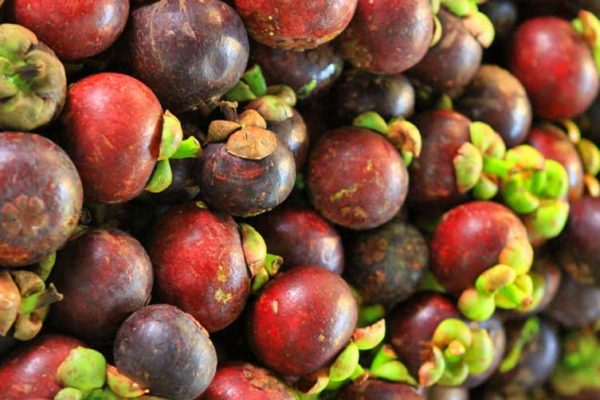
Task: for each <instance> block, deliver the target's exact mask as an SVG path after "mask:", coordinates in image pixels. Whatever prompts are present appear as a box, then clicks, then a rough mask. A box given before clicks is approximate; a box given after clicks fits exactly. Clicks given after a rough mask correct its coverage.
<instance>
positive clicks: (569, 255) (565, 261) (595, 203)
mask: <svg viewBox="0 0 600 400" xmlns="http://www.w3.org/2000/svg"><path fill="white" fill-rule="evenodd" d="M599 235H600V197H588V196H585V197H582V198H580V199H579V200H577V201H575V202H574V203H572V204H571V209H570V212H569V220H568V222H567V228H566V230H565V232H564V234H563V237H562V240H563V242H562V246H561V249H560V250H559V252H560V258H561V262H562V266H563V268H565V269H566V270H567V271H569V272H570V273H571V274H572V276H573V277H574V278H575V279H577V280H578V281H579V282H581V283H584V284H588V285H592V284H593V285H598V284H599V283H600V263H599V262H600V261H599V260H600V246H598V237H600V236H599Z"/></svg>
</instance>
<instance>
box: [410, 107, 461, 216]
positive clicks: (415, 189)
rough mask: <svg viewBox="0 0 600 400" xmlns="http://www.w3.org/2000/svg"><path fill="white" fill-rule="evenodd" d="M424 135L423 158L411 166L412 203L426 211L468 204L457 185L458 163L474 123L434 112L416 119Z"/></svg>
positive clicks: (450, 113) (459, 115)
mask: <svg viewBox="0 0 600 400" xmlns="http://www.w3.org/2000/svg"><path fill="white" fill-rule="evenodd" d="M414 122H415V125H417V127H418V128H419V132H421V137H422V138H423V148H422V151H421V155H420V156H419V157H418V158H416V159H415V160H414V162H413V163H412V164H411V166H410V172H411V175H410V179H411V182H410V183H411V184H410V188H409V200H410V201H411V202H412V203H414V204H416V205H418V206H419V207H423V208H431V207H433V208H435V209H441V210H444V209H447V208H449V207H452V206H453V205H456V204H458V203H461V202H464V201H466V200H467V198H468V197H467V195H466V193H461V192H460V191H459V187H458V185H457V182H456V181H457V178H456V172H455V167H454V159H455V157H456V156H457V154H458V150H459V148H460V147H461V146H462V145H463V144H465V143H467V142H468V141H469V139H470V136H469V135H470V132H469V127H470V125H471V121H470V120H469V119H468V118H467V117H465V116H463V115H462V114H459V113H457V112H455V111H451V110H433V111H425V112H423V113H420V114H418V115H417V116H416V117H415V119H414Z"/></svg>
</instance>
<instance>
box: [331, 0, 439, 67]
mask: <svg viewBox="0 0 600 400" xmlns="http://www.w3.org/2000/svg"><path fill="white" fill-rule="evenodd" d="M432 37H433V14H432V11H431V6H430V4H429V1H428V0H386V1H372V0H358V7H357V8H356V13H355V15H354V18H353V19H352V22H350V25H348V28H346V30H345V31H344V32H343V33H342V34H341V35H340V38H339V42H338V45H339V49H340V52H341V54H342V56H343V57H344V58H345V59H346V60H347V61H349V62H350V63H351V64H352V65H353V66H355V67H356V68H360V69H365V70H367V71H369V72H372V73H376V74H398V73H400V72H403V71H406V70H407V69H409V68H411V67H413V66H414V65H415V64H417V63H418V62H419V61H420V60H421V59H422V58H423V57H424V56H425V53H427V51H428V50H429V46H430V44H431V40H432Z"/></svg>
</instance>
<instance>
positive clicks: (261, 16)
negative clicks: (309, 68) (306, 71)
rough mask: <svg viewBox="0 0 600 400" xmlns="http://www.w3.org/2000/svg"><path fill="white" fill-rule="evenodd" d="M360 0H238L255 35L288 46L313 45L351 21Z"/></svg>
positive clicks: (240, 9) (284, 46)
mask: <svg viewBox="0 0 600 400" xmlns="http://www.w3.org/2000/svg"><path fill="white" fill-rule="evenodd" d="M356 1H357V0H316V1H296V0H260V1H258V2H257V1H254V0H234V3H235V8H236V10H237V12H238V13H239V14H240V15H241V16H242V18H243V19H244V22H245V24H246V26H247V27H248V31H249V33H250V35H251V36H252V38H253V39H254V40H256V41H257V42H260V43H262V44H266V45H268V46H271V47H276V48H280V49H285V50H299V51H301V50H307V49H313V48H315V47H317V46H319V45H321V44H323V43H326V42H329V41H330V40H332V39H333V38H335V37H336V36H337V35H339V34H340V33H341V32H342V31H343V30H344V29H345V28H346V26H348V24H349V23H350V20H351V19H352V16H353V15H354V11H355V10H356Z"/></svg>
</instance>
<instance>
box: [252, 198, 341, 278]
mask: <svg viewBox="0 0 600 400" xmlns="http://www.w3.org/2000/svg"><path fill="white" fill-rule="evenodd" d="M251 224H252V226H254V227H255V228H256V229H257V230H258V231H259V233H260V234H261V235H262V237H263V238H264V239H265V242H266V243H267V249H268V250H269V252H270V253H273V254H277V255H279V256H281V257H283V261H284V263H283V265H282V269H284V270H286V269H290V268H293V267H297V266H299V265H320V266H322V267H324V268H327V269H328V270H330V271H332V272H335V273H336V274H338V275H341V273H342V271H343V270H344V249H343V246H342V239H341V238H340V235H339V234H338V233H337V232H336V230H335V228H334V227H333V226H331V225H330V224H329V223H328V222H327V221H325V220H324V219H323V218H322V217H321V216H319V214H317V213H316V212H314V211H312V210H309V209H307V208H302V207H298V206H293V205H284V206H281V207H277V208H276V209H275V210H272V211H270V212H268V213H265V214H262V215H260V216H258V217H257V218H256V219H254V220H252V221H251Z"/></svg>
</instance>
